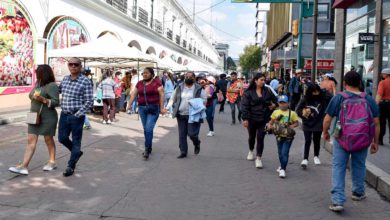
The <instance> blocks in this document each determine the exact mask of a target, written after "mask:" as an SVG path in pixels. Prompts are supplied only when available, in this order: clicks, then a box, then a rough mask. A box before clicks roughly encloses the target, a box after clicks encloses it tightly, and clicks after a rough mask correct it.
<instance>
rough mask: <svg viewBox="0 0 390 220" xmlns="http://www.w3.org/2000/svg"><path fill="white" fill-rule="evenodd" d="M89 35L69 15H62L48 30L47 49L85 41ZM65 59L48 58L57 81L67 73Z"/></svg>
mask: <svg viewBox="0 0 390 220" xmlns="http://www.w3.org/2000/svg"><path fill="white" fill-rule="evenodd" d="M88 41H89V37H88V34H87V31H86V30H85V28H84V27H83V26H82V25H81V24H80V23H79V22H78V21H77V20H75V19H73V18H71V17H62V18H60V19H59V20H58V21H57V23H56V24H55V25H54V26H53V28H52V29H51V30H50V32H49V35H48V41H47V50H55V49H64V48H69V47H73V46H77V45H80V44H84V43H87V42H88ZM66 62H67V61H66V60H65V59H63V58H52V59H50V66H51V67H52V68H53V71H54V75H55V77H56V80H57V81H61V80H62V79H63V77H64V76H66V75H69V70H68V66H67V65H66Z"/></svg>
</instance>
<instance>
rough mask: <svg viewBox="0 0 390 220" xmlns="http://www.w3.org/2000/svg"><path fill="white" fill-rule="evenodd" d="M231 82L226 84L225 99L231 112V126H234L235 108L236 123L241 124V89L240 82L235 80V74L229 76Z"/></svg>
mask: <svg viewBox="0 0 390 220" xmlns="http://www.w3.org/2000/svg"><path fill="white" fill-rule="evenodd" d="M230 76H231V81H230V82H229V83H228V85H227V87H228V89H227V93H226V98H227V100H228V102H229V104H230V108H231V110H232V125H234V124H236V106H237V110H238V122H239V123H240V124H241V96H240V90H241V88H242V86H243V85H242V81H241V80H239V79H237V73H236V72H232V73H231V74H230Z"/></svg>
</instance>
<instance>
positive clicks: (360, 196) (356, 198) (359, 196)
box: [352, 192, 367, 201]
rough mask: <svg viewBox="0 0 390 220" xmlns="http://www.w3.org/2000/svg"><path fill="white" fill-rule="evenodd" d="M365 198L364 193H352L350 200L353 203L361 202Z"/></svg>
mask: <svg viewBox="0 0 390 220" xmlns="http://www.w3.org/2000/svg"><path fill="white" fill-rule="evenodd" d="M365 198H367V196H366V194H365V193H356V192H352V200H353V201H362V200H363V199H365Z"/></svg>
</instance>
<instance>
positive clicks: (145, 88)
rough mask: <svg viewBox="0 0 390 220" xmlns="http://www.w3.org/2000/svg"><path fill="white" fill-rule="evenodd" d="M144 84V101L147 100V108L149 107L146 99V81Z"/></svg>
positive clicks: (146, 101)
mask: <svg viewBox="0 0 390 220" xmlns="http://www.w3.org/2000/svg"><path fill="white" fill-rule="evenodd" d="M143 83H144V99H145V103H146V106H148V99H147V97H146V83H145V81H143Z"/></svg>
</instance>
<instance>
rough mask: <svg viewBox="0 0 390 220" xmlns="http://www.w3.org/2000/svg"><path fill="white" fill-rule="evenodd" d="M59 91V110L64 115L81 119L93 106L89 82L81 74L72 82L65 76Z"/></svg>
mask: <svg viewBox="0 0 390 220" xmlns="http://www.w3.org/2000/svg"><path fill="white" fill-rule="evenodd" d="M59 91H60V93H61V94H62V98H61V108H62V111H63V112H64V113H69V114H74V115H75V116H76V117H81V116H83V115H85V113H86V112H87V111H88V110H89V109H90V108H91V107H92V105H93V89H92V84H91V81H90V80H89V79H88V78H87V77H86V76H84V75H83V74H81V73H80V74H79V76H78V77H77V78H76V79H75V80H72V79H71V78H70V75H69V76H65V77H64V79H63V80H62V81H61V84H60V86H59Z"/></svg>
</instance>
